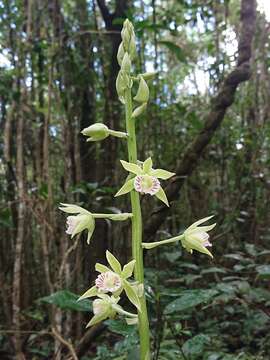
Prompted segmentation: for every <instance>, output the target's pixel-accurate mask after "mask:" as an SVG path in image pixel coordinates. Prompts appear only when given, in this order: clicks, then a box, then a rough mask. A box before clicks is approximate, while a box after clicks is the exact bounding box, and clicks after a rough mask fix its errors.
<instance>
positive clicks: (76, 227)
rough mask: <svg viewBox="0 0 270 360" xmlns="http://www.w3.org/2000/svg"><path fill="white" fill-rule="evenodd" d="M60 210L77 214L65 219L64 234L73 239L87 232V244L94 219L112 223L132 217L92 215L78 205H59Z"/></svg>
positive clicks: (126, 214)
mask: <svg viewBox="0 0 270 360" xmlns="http://www.w3.org/2000/svg"><path fill="white" fill-rule="evenodd" d="M59 209H60V210H62V211H64V212H66V213H68V214H77V215H71V216H68V217H67V230H66V233H67V234H69V235H71V238H73V237H74V236H75V235H77V234H79V233H80V232H82V231H83V230H87V232H88V235H87V244H89V243H90V240H91V237H92V235H93V232H94V230H95V219H96V218H99V219H109V220H113V221H124V220H127V219H128V218H130V217H132V214H130V213H118V214H93V213H91V212H90V211H88V210H86V209H84V208H82V207H81V206H78V205H73V204H64V203H61V206H60V207H59Z"/></svg>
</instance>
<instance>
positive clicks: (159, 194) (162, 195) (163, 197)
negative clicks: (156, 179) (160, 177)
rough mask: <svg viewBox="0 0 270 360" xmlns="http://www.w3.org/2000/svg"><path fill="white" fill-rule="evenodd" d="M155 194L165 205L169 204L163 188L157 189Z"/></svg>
mask: <svg viewBox="0 0 270 360" xmlns="http://www.w3.org/2000/svg"><path fill="white" fill-rule="evenodd" d="M155 196H156V197H157V198H158V199H159V200H161V201H162V202H164V204H166V205H167V206H170V205H169V202H168V199H167V196H166V194H165V192H164V190H163V189H162V188H160V189H159V191H158V192H157V193H156V194H155Z"/></svg>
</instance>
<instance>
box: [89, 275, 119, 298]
mask: <svg viewBox="0 0 270 360" xmlns="http://www.w3.org/2000/svg"><path fill="white" fill-rule="evenodd" d="M95 284H96V287H97V288H98V290H100V291H102V292H112V293H113V292H115V291H117V290H119V289H120V288H121V286H122V282H121V278H120V276H119V275H118V274H116V273H114V272H112V271H107V272H104V273H101V274H99V275H98V277H97V279H96V281H95Z"/></svg>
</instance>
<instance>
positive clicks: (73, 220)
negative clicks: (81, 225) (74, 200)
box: [66, 216, 78, 235]
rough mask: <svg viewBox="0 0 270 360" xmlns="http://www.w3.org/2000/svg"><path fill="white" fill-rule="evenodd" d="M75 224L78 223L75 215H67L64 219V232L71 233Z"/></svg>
mask: <svg viewBox="0 0 270 360" xmlns="http://www.w3.org/2000/svg"><path fill="white" fill-rule="evenodd" d="M77 224H78V218H77V216H68V217H67V221H66V225H67V229H66V234H69V235H72V234H73V231H74V230H75V228H76V226H77Z"/></svg>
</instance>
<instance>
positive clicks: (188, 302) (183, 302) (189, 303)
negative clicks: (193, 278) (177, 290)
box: [165, 289, 218, 314]
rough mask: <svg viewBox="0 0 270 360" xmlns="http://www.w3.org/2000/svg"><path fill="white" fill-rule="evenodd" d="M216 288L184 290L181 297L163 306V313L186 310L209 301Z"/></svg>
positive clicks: (216, 292) (215, 292) (215, 293)
mask: <svg viewBox="0 0 270 360" xmlns="http://www.w3.org/2000/svg"><path fill="white" fill-rule="evenodd" d="M217 294H218V291H217V290H213V289H208V290H199V289H194V290H184V291H182V294H181V297H179V298H178V299H176V300H174V301H172V302H171V303H169V304H168V305H167V306H166V308H165V314H172V313H174V312H178V311H183V310H187V309H190V308H193V307H195V306H197V305H199V304H202V303H207V302H209V301H210V300H211V299H212V298H213V297H214V296H215V295H217Z"/></svg>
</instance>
